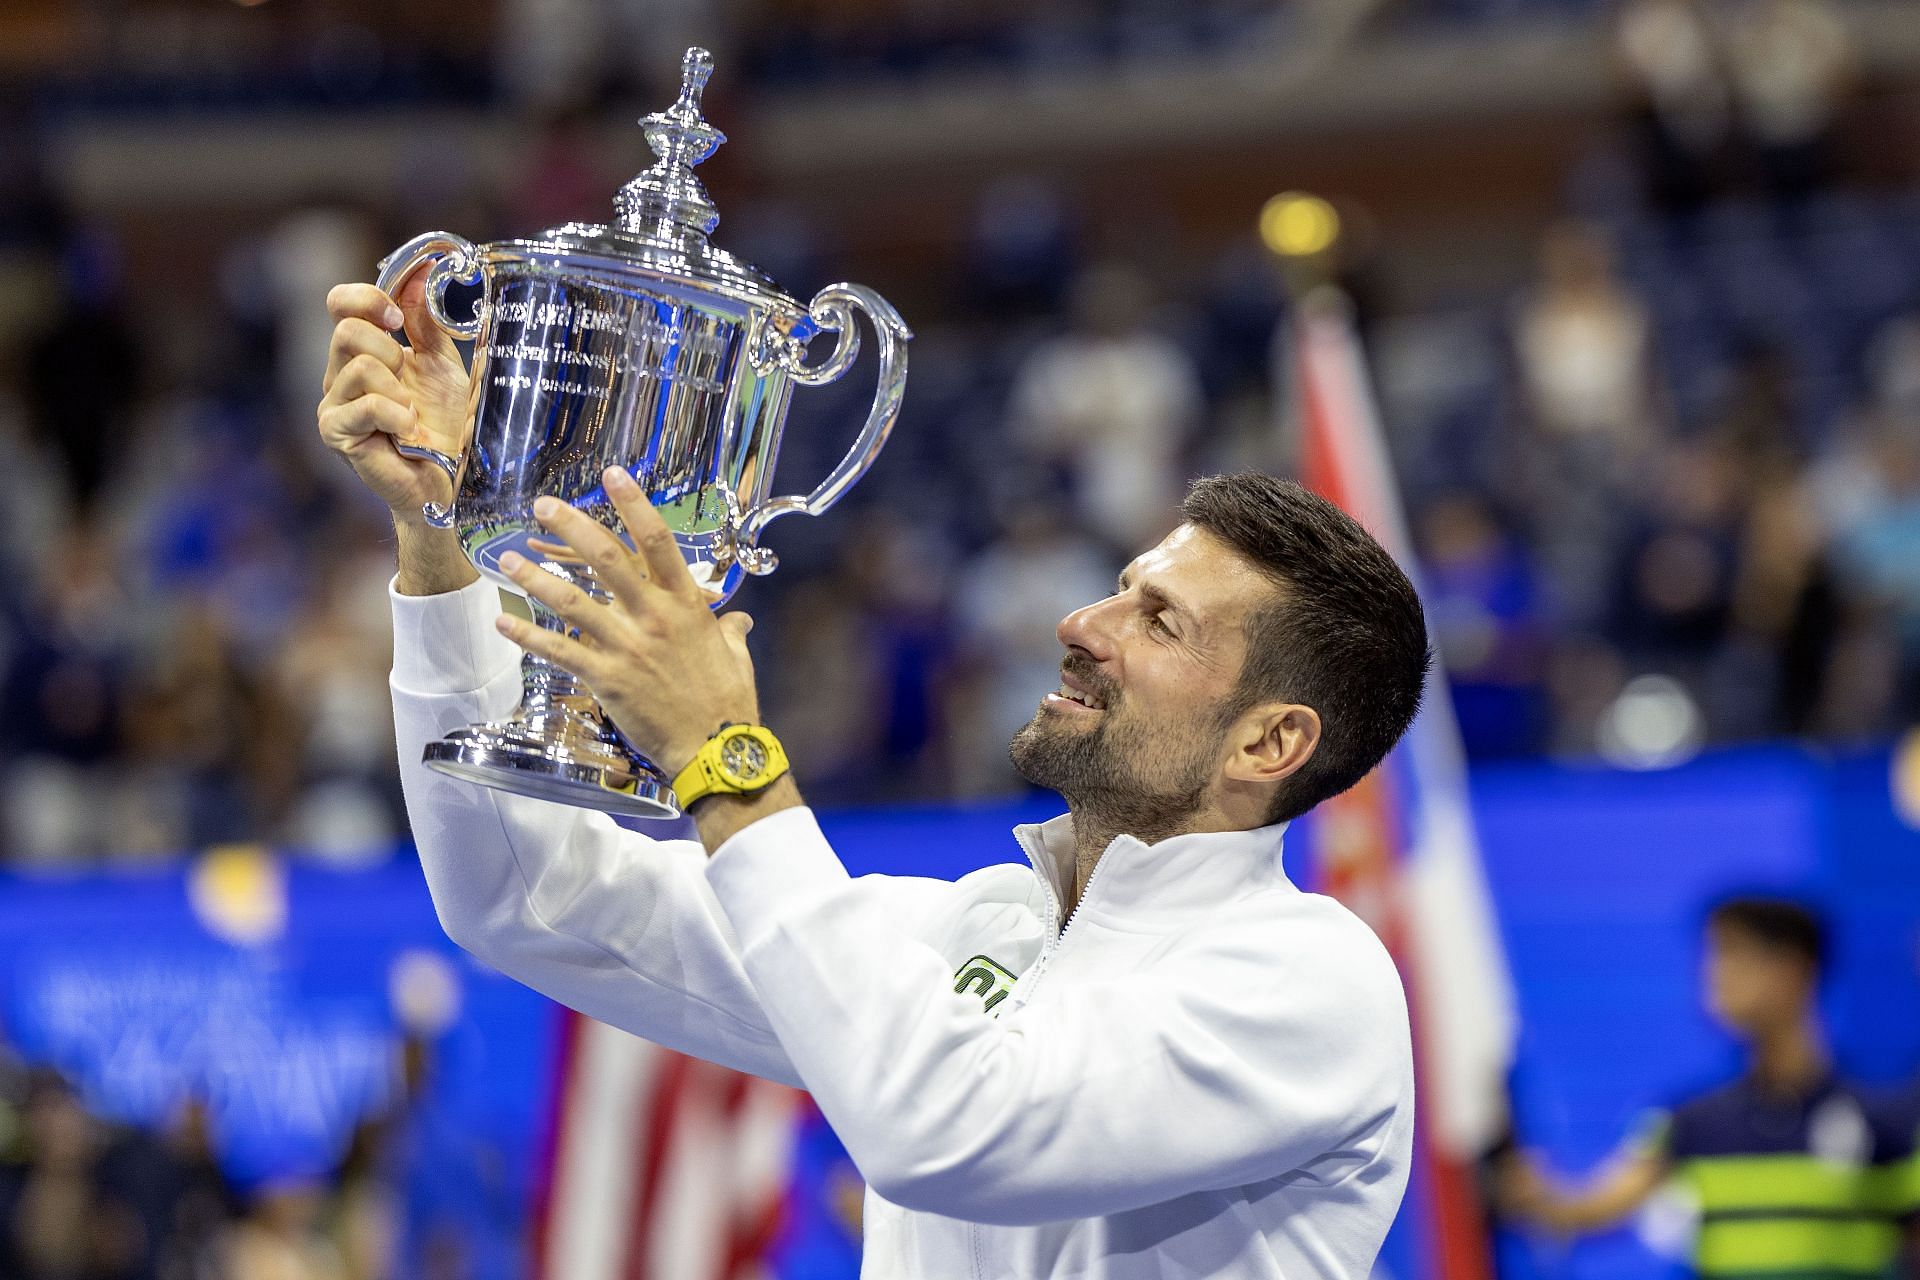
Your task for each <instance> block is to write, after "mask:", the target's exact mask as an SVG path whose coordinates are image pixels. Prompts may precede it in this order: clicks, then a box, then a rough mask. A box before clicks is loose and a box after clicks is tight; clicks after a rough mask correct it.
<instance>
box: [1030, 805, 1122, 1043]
mask: <svg viewBox="0 0 1920 1280" xmlns="http://www.w3.org/2000/svg"><path fill="white" fill-rule="evenodd" d="M1020 847H1021V848H1022V849H1024V850H1025V851H1026V855H1027V861H1028V862H1030V863H1032V864H1033V872H1034V874H1035V875H1036V876H1038V877H1039V878H1040V887H1041V888H1042V889H1044V890H1046V894H1047V937H1046V941H1045V942H1044V943H1042V944H1041V947H1040V958H1039V959H1037V960H1035V961H1034V962H1033V968H1031V969H1029V970H1028V971H1027V972H1025V973H1023V974H1021V975H1020V982H1019V984H1018V985H1019V988H1020V1005H1021V1007H1025V1006H1026V1005H1027V1004H1028V1003H1030V1002H1031V1001H1032V999H1033V988H1034V987H1035V986H1036V985H1037V984H1038V983H1039V981H1040V979H1041V977H1043V976H1044V975H1045V974H1046V972H1047V965H1048V964H1049V963H1050V962H1051V961H1052V960H1053V958H1054V956H1055V955H1057V954H1058V953H1059V951H1060V948H1061V947H1062V946H1063V945H1064V944H1065V943H1066V940H1067V934H1068V933H1069V932H1070V931H1071V930H1072V929H1073V922H1074V921H1075V920H1078V919H1079V918H1080V909H1081V908H1082V907H1084V906H1086V905H1087V900H1088V899H1089V898H1091V897H1093V886H1094V885H1095V884H1097V883H1099V880H1100V873H1101V872H1102V871H1105V870H1106V869H1107V859H1106V857H1105V856H1104V855H1103V856H1102V857H1101V859H1100V861H1099V862H1097V863H1095V864H1094V868H1093V874H1092V875H1090V876H1088V877H1087V887H1086V890H1085V892H1083V893H1081V895H1080V900H1079V901H1078V902H1076V903H1074V904H1073V910H1072V911H1071V912H1069V913H1068V914H1067V918H1066V921H1065V923H1062V924H1059V925H1058V927H1056V922H1057V921H1059V920H1060V898H1059V896H1058V895H1057V894H1056V893H1055V892H1054V888H1053V877H1051V876H1049V875H1048V874H1047V873H1046V872H1045V871H1044V870H1042V869H1041V866H1040V859H1039V858H1037V857H1035V856H1034V853H1033V849H1032V848H1031V847H1030V846H1029V845H1028V844H1027V842H1026V841H1025V840H1022V841H1021V842H1020ZM1108 847H1109V848H1111V847H1112V846H1108Z"/></svg>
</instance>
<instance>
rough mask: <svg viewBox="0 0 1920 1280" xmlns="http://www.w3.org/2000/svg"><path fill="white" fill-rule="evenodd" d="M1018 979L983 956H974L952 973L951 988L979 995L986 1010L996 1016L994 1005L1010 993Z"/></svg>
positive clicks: (963, 992)
mask: <svg viewBox="0 0 1920 1280" xmlns="http://www.w3.org/2000/svg"><path fill="white" fill-rule="evenodd" d="M1018 981H1019V979H1018V978H1016V977H1015V976H1014V975H1013V974H1011V973H1009V972H1008V971H1007V970H1006V969H1005V968H1004V967H1002V966H1001V965H998V964H995V963H994V962H993V961H991V960H989V959H987V957H985V956H975V957H974V958H973V959H971V960H969V961H967V962H966V963H965V964H963V965H961V966H960V968H959V971H958V972H956V973H955V974H954V975H953V989H954V990H955V991H958V992H960V993H962V994H965V993H967V992H972V993H973V994H974V995H977V996H979V997H980V1000H981V1002H982V1003H983V1004H984V1005H985V1006H986V1010H987V1012H988V1013H991V1014H993V1015H994V1016H995V1017H998V1016H999V1013H998V1010H996V1009H995V1007H994V1006H996V1005H998V1004H999V1003H1000V1002H1001V1001H1002V1000H1005V999H1006V998H1007V997H1008V996H1009V995H1011V994H1012V992H1013V984H1014V983H1016V982H1018Z"/></svg>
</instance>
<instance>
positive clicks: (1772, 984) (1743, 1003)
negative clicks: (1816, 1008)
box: [1705, 924, 1813, 1035]
mask: <svg viewBox="0 0 1920 1280" xmlns="http://www.w3.org/2000/svg"><path fill="white" fill-rule="evenodd" d="M1705 976H1706V987H1707V992H1706V995H1707V1009H1708V1011H1709V1012H1711V1013H1712V1014H1713V1016H1714V1019H1715V1021H1717V1022H1719V1023H1720V1024H1721V1025H1722V1026H1724V1027H1726V1028H1727V1029H1728V1030H1730V1031H1733V1032H1735V1033H1737V1034H1740V1035H1756V1034H1760V1033H1764V1032H1766V1031H1770V1030H1773V1029H1776V1028H1778V1027H1781V1026H1784V1025H1786V1024H1788V1023H1791V1022H1793V1021H1796V1020H1797V1019H1799V1018H1800V1017H1802V1016H1803V1015H1804V1014H1805V1012H1806V1009H1807V1005H1808V1003H1809V1002H1810V1001H1811V1000H1812V998H1813V984H1812V979H1811V977H1810V975H1809V974H1808V973H1807V966H1806V964H1805V962H1803V961H1802V960H1801V959H1800V958H1799V957H1797V956H1794V955H1791V954H1789V953H1787V952H1784V951H1782V950H1780V949H1779V948H1778V947H1771V946H1768V945H1767V944H1766V943H1764V942H1762V941H1760V940H1759V939H1758V938H1755V937H1754V936H1753V935H1752V934H1750V933H1748V932H1747V931H1746V930H1744V929H1739V928H1729V927H1728V926H1726V925H1717V924H1716V925H1711V926H1709V927H1708V929H1707V957H1706V975H1705Z"/></svg>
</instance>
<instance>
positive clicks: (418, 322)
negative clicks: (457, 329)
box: [396, 271, 460, 361]
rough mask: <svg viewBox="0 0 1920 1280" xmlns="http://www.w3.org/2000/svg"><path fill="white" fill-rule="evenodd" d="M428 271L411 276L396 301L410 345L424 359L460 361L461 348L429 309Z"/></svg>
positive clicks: (402, 286)
mask: <svg viewBox="0 0 1920 1280" xmlns="http://www.w3.org/2000/svg"><path fill="white" fill-rule="evenodd" d="M428 274H429V273H428V272H425V271H416V272H414V273H413V274H412V275H410V276H408V277H407V278H406V280H405V281H404V282H403V283H402V284H401V286H400V292H399V296H398V297H397V298H396V301H398V302H399V304H400V312H401V315H402V316H403V317H405V321H406V327H407V342H408V344H409V345H411V346H412V347H413V349H414V350H415V351H417V352H419V353H420V354H421V355H423V356H441V357H443V358H445V359H448V360H456V361H457V360H459V359H460V348H459V347H457V346H455V345H454V342H453V335H452V334H450V333H448V332H447V331H446V330H445V329H442V328H441V327H440V322H439V321H438V320H435V319H434V318H433V312H432V311H430V310H428V309H427V276H428Z"/></svg>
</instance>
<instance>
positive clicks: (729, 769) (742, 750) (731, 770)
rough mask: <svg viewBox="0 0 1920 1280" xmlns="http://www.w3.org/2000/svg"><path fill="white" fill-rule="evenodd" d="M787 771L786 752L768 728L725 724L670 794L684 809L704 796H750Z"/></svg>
mask: <svg viewBox="0 0 1920 1280" xmlns="http://www.w3.org/2000/svg"><path fill="white" fill-rule="evenodd" d="M786 771H787V753H786V751H785V749H784V748H782V747H781V745H780V739H778V738H776V737H774V736H773V731H772V730H771V729H764V728H762V727H761V726H759V725H757V724H725V725H721V726H720V732H718V733H716V734H714V735H713V736H712V737H711V738H708V739H707V741H706V743H705V745H703V746H702V747H701V748H700V750H699V751H698V752H696V753H695V754H694V757H693V761H692V763H690V764H689V765H687V767H686V768H684V769H682V770H681V771H680V776H679V777H677V778H675V779H674V780H673V794H674V796H675V797H676V798H678V800H679V801H680V807H681V808H682V809H685V808H687V807H688V806H690V805H692V804H693V802H694V801H696V800H699V799H702V798H704V797H706V796H711V795H726V796H745V795H752V794H753V793H754V792H756V791H759V790H761V789H763V788H765V787H769V786H772V785H773V783H774V782H776V781H778V780H779V778H780V777H781V775H782V774H784V773H786Z"/></svg>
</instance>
